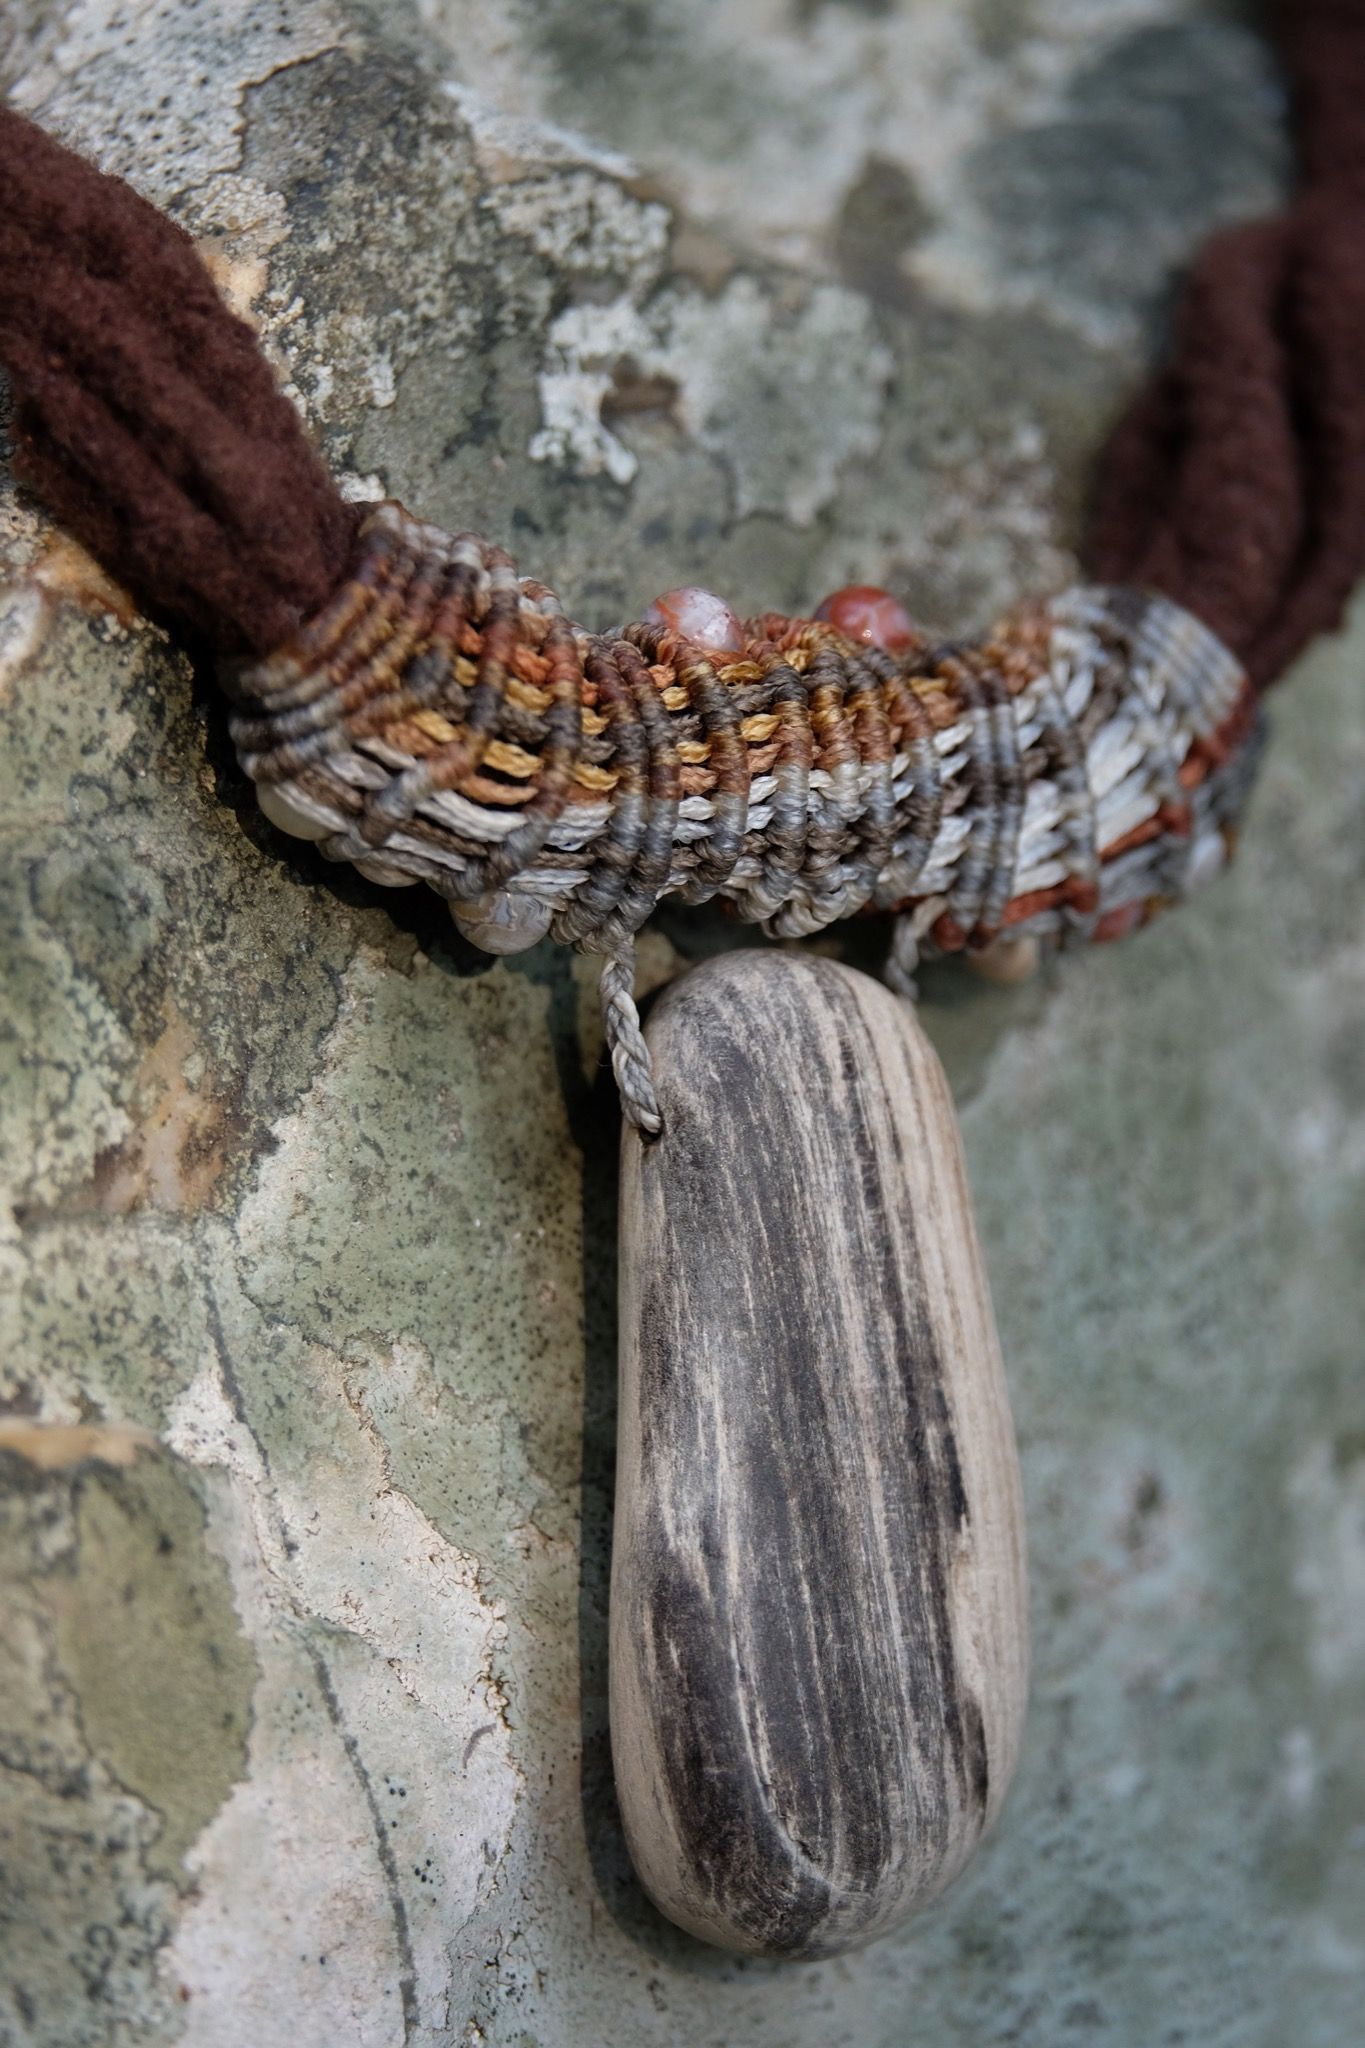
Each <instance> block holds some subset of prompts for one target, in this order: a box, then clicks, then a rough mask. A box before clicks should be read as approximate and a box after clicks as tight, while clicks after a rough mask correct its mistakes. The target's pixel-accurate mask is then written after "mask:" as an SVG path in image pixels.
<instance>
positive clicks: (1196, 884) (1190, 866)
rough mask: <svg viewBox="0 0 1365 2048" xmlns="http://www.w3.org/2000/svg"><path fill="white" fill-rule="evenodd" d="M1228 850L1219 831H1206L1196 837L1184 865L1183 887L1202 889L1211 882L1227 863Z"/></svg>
mask: <svg viewBox="0 0 1365 2048" xmlns="http://www.w3.org/2000/svg"><path fill="white" fill-rule="evenodd" d="M1227 857H1228V850H1227V847H1226V845H1225V844H1224V840H1223V835H1222V833H1221V832H1206V833H1204V835H1203V837H1202V838H1200V839H1196V840H1195V842H1194V845H1193V846H1192V847H1191V848H1190V857H1189V860H1188V862H1187V863H1186V867H1185V887H1186V888H1187V889H1202V888H1203V887H1204V884H1205V883H1206V882H1211V881H1212V880H1213V878H1214V876H1215V875H1216V874H1219V873H1220V872H1221V871H1222V869H1223V868H1224V867H1225V866H1226V864H1227Z"/></svg>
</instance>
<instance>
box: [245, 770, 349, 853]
mask: <svg viewBox="0 0 1365 2048" xmlns="http://www.w3.org/2000/svg"><path fill="white" fill-rule="evenodd" d="M256 801H257V803H258V804H259V805H260V807H261V810H262V812H263V814H264V815H265V816H266V817H267V818H269V820H270V822H271V824H272V825H277V826H278V827H279V829H280V831H281V832H288V833H289V834H290V836H291V837H292V838H294V839H326V838H327V837H328V835H329V834H330V833H332V832H340V831H342V830H344V828H345V820H344V819H342V818H336V817H334V818H333V819H332V820H331V822H328V820H327V819H326V818H325V817H319V816H318V814H317V812H316V810H314V808H313V806H312V805H311V804H309V803H308V801H307V799H306V798H303V797H297V796H295V795H294V794H293V792H292V791H291V790H290V789H289V788H288V787H287V785H285V784H282V783H278V782H258V783H257V785H256Z"/></svg>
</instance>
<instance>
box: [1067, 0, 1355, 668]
mask: <svg viewBox="0 0 1365 2048" xmlns="http://www.w3.org/2000/svg"><path fill="white" fill-rule="evenodd" d="M1281 16H1282V29H1281V41H1282V45H1283V49H1284V54H1285V58H1286V61H1287V63H1288V67H1289V73H1290V79H1291V83H1292V85H1293V88H1294V93H1295V101H1296V111H1297V116H1298V131H1299V150H1300V162H1301V185H1300V189H1299V192H1298V195H1297V196H1296V198H1295V199H1294V201H1293V203H1292V204H1291V205H1290V206H1289V207H1288V208H1287V209H1286V210H1285V212H1284V213H1282V214H1280V215H1278V216H1276V217H1275V218H1274V219H1271V220H1267V221H1260V222H1256V223H1254V224H1253V225H1251V226H1247V227H1237V228H1232V229H1229V230H1228V231H1226V232H1225V233H1223V234H1220V235H1217V236H1215V237H1214V238H1213V240H1212V241H1210V242H1209V243H1208V244H1207V245H1206V247H1205V248H1204V249H1203V250H1202V251H1201V252H1200V254H1199V256H1198V258H1197V260H1196V262H1195V264H1194V266H1193V268H1192V270H1191V272H1190V275H1189V278H1188V280H1187V281H1186V284H1185V287H1184V290H1183V293H1182V295H1181V298H1180V301H1179V304H1178V306H1177V309H1176V315H1175V322H1174V331H1173V336H1172V347H1171V351H1170V355H1169V358H1168V360H1167V361H1166V363H1165V364H1164V365H1163V366H1162V368H1161V369H1160V371H1159V372H1158V374H1157V376H1156V377H1155V378H1154V379H1153V381H1152V383H1151V384H1150V385H1149V386H1148V387H1147V389H1146V390H1145V391H1144V392H1142V394H1141V395H1140V396H1139V397H1138V399H1137V400H1136V402H1135V403H1134V405H1133V406H1132V408H1131V410H1130V411H1129V413H1128V414H1127V416H1126V418H1124V419H1123V420H1122V421H1121V422H1120V425H1119V427H1118V430H1117V432H1116V433H1115V435H1114V437H1113V439H1112V441H1111V442H1110V444H1109V447H1108V448H1107V450H1106V451H1105V454H1104V457H1103V460H1102V462H1101V465H1100V474H1099V484H1098V490H1097V493H1096V503H1095V511H1094V519H1093V523H1092V527H1091V535H1090V547H1089V560H1088V564H1087V566H1088V568H1089V570H1090V572H1091V574H1092V575H1094V576H1096V577H1098V578H1100V579H1102V580H1104V581H1114V582H1126V583H1136V584H1141V585H1146V586H1148V587H1150V588H1153V589H1157V590H1160V591H1161V592H1162V593H1163V594H1164V595H1165V596H1167V597H1170V598H1173V599H1174V600H1175V602H1176V603H1177V604H1181V605H1183V606H1185V607H1186V609H1187V610H1189V611H1192V612H1194V613H1195V614H1196V616H1198V617H1199V618H1202V619H1203V620H1204V621H1205V623H1206V624H1207V625H1209V626H1211V627H1212V628H1213V630H1214V631H1215V632H1216V633H1217V634H1218V635H1219V637H1220V638H1221V639H1222V640H1224V641H1225V642H1226V643H1227V645H1228V646H1229V647H1231V648H1232V649H1233V651H1234V652H1235V653H1237V654H1238V655H1240V656H1241V658H1242V660H1243V661H1244V662H1245V664H1246V666H1247V668H1248V669H1249V670H1250V672H1251V674H1252V676H1253V678H1254V679H1255V681H1256V682H1257V684H1258V685H1260V687H1262V688H1264V687H1265V686H1266V685H1267V684H1268V683H1270V682H1272V681H1273V680H1274V679H1275V677H1276V676H1278V675H1279V674H1280V673H1281V672H1282V671H1283V669H1284V668H1286V667H1287V666H1288V664H1289V663H1290V662H1291V661H1292V660H1293V659H1294V656H1295V655H1296V654H1297V653H1298V652H1299V650H1300V649H1301V648H1302V647H1303V646H1304V645H1305V643H1306V642H1307V641H1308V640H1310V639H1312V637H1313V635H1314V634H1316V633H1319V632H1321V631H1323V630H1324V629H1325V628H1327V627H1329V626H1334V625H1336V624H1337V623H1338V621H1339V620H1340V617H1341V613H1342V610H1343V607H1344V605H1345V603H1346V600H1347V598H1348V597H1349V595H1350V593H1351V590H1352V587H1353V586H1354V584H1355V583H1356V581H1357V580H1358V579H1359V577H1360V574H1361V571H1362V569H1365V0H1284V5H1283V6H1282V8H1281Z"/></svg>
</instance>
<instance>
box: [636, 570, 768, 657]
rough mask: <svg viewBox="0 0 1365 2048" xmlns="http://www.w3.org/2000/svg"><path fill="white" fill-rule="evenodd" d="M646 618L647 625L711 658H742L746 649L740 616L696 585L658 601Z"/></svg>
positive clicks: (645, 615) (673, 592) (673, 591)
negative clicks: (717, 656) (730, 655)
mask: <svg viewBox="0 0 1365 2048" xmlns="http://www.w3.org/2000/svg"><path fill="white" fill-rule="evenodd" d="M644 618H645V623H646V625H650V626H662V627H663V629H664V631H665V632H666V633H671V634H672V636H673V637H674V639H675V640H685V641H687V643H688V644H689V645H690V646H692V647H700V648H702V649H703V650H704V651H705V652H706V653H707V654H739V653H740V652H741V651H742V649H743V646H744V628H743V626H742V625H741V624H740V620H739V614H738V612H734V611H732V610H731V609H730V607H729V605H728V604H727V603H726V602H725V599H724V598H723V597H717V596H716V594H715V592H714V591H713V590H699V589H698V588H697V587H696V585H695V584H692V583H685V584H683V585H682V586H681V588H680V589H678V590H666V591H665V592H664V594H663V596H662V597H656V598H655V600H654V602H653V604H652V605H651V606H650V607H649V610H648V611H647V612H646V613H645V614H644Z"/></svg>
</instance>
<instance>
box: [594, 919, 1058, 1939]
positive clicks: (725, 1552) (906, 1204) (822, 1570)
mask: <svg viewBox="0 0 1365 2048" xmlns="http://www.w3.org/2000/svg"><path fill="white" fill-rule="evenodd" d="M647 1038H648V1041H649V1045H650V1049H651V1052H652V1054H653V1058H654V1063H655V1070H656V1078H657V1083H658V1089H659V1097H660V1101H661V1104H662V1107H663V1115H664V1131H663V1135H662V1136H661V1137H660V1138H659V1139H658V1140H657V1141H656V1142H654V1143H652V1144H650V1143H642V1142H641V1140H640V1138H639V1136H638V1135H637V1133H636V1132H635V1131H633V1130H631V1129H629V1128H628V1129H627V1130H626V1133H625V1137H624V1140H623V1145H624V1150H623V1161H622V1177H621V1178H622V1186H621V1412H620V1424H619V1431H620V1434H619V1449H618V1454H617V1493H616V1535H615V1548H614V1552H613V1557H612V1588H611V1717H612V1754H613V1759H614V1763H615V1769H616V1783H617V1790H618V1793H619V1796H620V1802H621V1811H622V1816H623V1819H624V1823H625V1831H626V1837H627V1841H628V1842H629V1845H630V1852H631V1856H632V1858H633V1859H634V1863H635V1867H636V1870H637V1872H638V1873H639V1875H640V1878H641V1879H642V1881H643V1883H644V1885H645V1888H646V1889H647V1891H648V1892H649V1893H650V1895H651V1897H652V1898H653V1899H654V1901H655V1903H656V1905H658V1906H659V1907H660V1908H661V1910H662V1911H663V1912H665V1913H666V1914H667V1915H668V1916H669V1918H670V1919H672V1920H676V1921H677V1922H678V1923H679V1924H680V1925H681V1926H683V1927H685V1928H688V1929H689V1930H690V1931H691V1932H692V1933H694V1934H697V1935H700V1936H701V1937H702V1939H703V1940H706V1941H711V1942H716V1943H719V1944H720V1945H721V1946H723V1947H725V1948H733V1949H742V1950H747V1951H750V1952H752V1953H755V1954H761V1955H774V1956H777V1955H781V1956H820V1955H831V1954H834V1953H836V1952H837V1951H838V1950H841V1949H845V1948H850V1947H854V1946H856V1945H857V1944H859V1943H861V1942H864V1941H868V1940H870V1939H871V1938H872V1937H873V1936H874V1935H877V1934H881V1933H884V1932H885V1931H886V1930H887V1929H889V1928H891V1927H894V1926H895V1925H897V1923H898V1922H900V1921H901V1920H903V1919H905V1918H906V1917H907V1916H908V1915H909V1914H910V1913H911V1912H912V1911H913V1910H914V1909H915V1908H916V1907H917V1906H919V1905H921V1904H922V1903H923V1902H924V1901H925V1900H926V1899H928V1898H930V1897H931V1896H932V1895H933V1894H934V1893H935V1892H937V1891H939V1890H940V1889H941V1888H942V1886H944V1885H945V1884H947V1883H948V1882H949V1880H950V1879H951V1878H952V1877H954V1876H955V1875H956V1873H957V1872H958V1871H959V1870H960V1869H961V1868H962V1866H963V1864H964V1863H965V1862H966V1860H967V1858H968V1857H969V1856H970V1854H971V1852H972V1850H973V1848H974V1847H975V1845H976V1843H977V1842H978V1841H979V1840H980V1838H981V1836H982V1834H983V1832H984V1831H985V1829H986V1828H987V1827H989V1825H990V1823H991V1821H992V1820H993V1818H994V1816H995V1814H996V1812H997V1810H998V1808H999V1806H1000V1803H1001V1800H1002V1798H1003V1797H1004V1793H1005V1790H1006V1787H1007V1786H1008V1784H1009V1781H1010V1777H1011V1774H1012V1773H1013V1770H1014V1765H1015V1760H1016V1757H1017V1755H1018V1751H1019V1743H1020V1735H1021V1729H1022V1723H1023V1715H1024V1702H1025V1693H1026V1689H1027V1678H1028V1625H1027V1592H1026V1586H1025V1575H1024V1537H1023V1519H1022V1512H1021V1505H1020V1493H1019V1472H1018V1463H1017V1457H1016V1452H1015V1444H1014V1433H1013V1429H1012V1427H1011V1423H1010V1414H1009V1404H1008V1400H1007V1396H1006V1392H1005V1384H1004V1376H1003V1373H1002V1370H1001V1363H1000V1353H999V1347H998V1343H997V1340H996V1334H995V1324H994V1320H993V1318H992V1314H991V1307H990V1299H989V1296H988V1293H987V1289H986V1281H985V1275H984V1273H983V1271H982V1266H981V1254H980V1250H979V1248H978V1245H977V1240H976V1232H975V1228H974V1226H973V1223H972V1215H971V1206H970V1202H969V1199H968V1194H967V1186H966V1181H965V1177H964V1173H963V1163H962V1153H961V1148H960V1145H959V1142H958V1134H957V1124H956V1119H955V1117H954V1114H953V1106H952V1101H951V1098H950V1096H949V1093H948V1087H947V1083H946V1081H945V1079H944V1076H943V1071H942V1069H941V1067H940V1066H939V1063H938V1060H937V1058H936V1057H935V1055H934V1052H933V1050H932V1048H931V1047H930V1045H929V1043H928V1041H927V1039H926V1038H925V1036H924V1034H923V1032H922V1030H921V1029H920V1026H919V1025H918V1023H917V1022H916V1020H915V1017H914V1014H913V1012H912V1011H911V1010H910V1009H909V1007H908V1006H907V1005H905V1004H903V1003H901V1002H898V1001H897V1000H896V998H895V997H893V996H892V995H891V994H889V993H888V991H887V990H885V989H884V988H882V987H880V986H879V985H878V984H877V983H876V982H873V981H870V980H869V979H868V978H867V977H866V976H865V975H862V974H857V973H855V972H853V971H852V970H850V969H848V968H845V967H840V966H836V965H834V964H833V963H831V962H829V961H826V960H819V959H812V958H810V957H809V956H807V955H797V954H786V953H761V952H745V953H734V954H730V955H728V956H725V957H723V958H721V959H716V960H712V961H710V962H708V963H707V964H706V965H705V966H704V967H700V968H698V969H696V970H695V971H694V972H693V973H691V974H689V975H687V976H686V977H685V978H684V979H683V980H682V981H680V982H678V983H677V984H676V985H675V986H674V987H673V988H671V989H670V990H669V991H668V992H667V994H666V995H665V996H664V997H663V999H662V1000H661V1002H660V1004H659V1006H658V1008H657V1010H656V1011H655V1014H654V1016H653V1018H652V1019H651V1021H650V1025H649V1029H648V1032H647Z"/></svg>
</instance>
